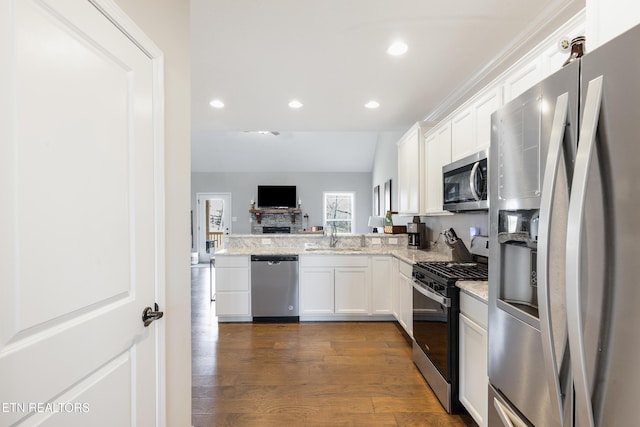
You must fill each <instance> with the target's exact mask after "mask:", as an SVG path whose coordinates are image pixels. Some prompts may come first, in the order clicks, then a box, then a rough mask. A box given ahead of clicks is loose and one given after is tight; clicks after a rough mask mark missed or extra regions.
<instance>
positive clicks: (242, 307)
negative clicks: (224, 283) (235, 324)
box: [216, 292, 251, 317]
mask: <svg viewBox="0 0 640 427" xmlns="http://www.w3.org/2000/svg"><path fill="white" fill-rule="evenodd" d="M249 298H250V295H249V292H216V315H218V316H219V317H224V316H250V315H251V308H250V304H249Z"/></svg>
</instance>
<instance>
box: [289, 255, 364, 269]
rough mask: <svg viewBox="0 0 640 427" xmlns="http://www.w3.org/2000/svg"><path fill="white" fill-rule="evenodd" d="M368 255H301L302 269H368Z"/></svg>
mask: <svg viewBox="0 0 640 427" xmlns="http://www.w3.org/2000/svg"><path fill="white" fill-rule="evenodd" d="M368 266H369V256H368V255H301V256H300V267H368Z"/></svg>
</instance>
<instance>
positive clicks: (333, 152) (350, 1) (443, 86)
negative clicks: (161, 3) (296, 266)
mask: <svg viewBox="0 0 640 427" xmlns="http://www.w3.org/2000/svg"><path fill="white" fill-rule="evenodd" d="M583 7H584V0H484V1H479V0H451V1H440V0H439V1H435V0H396V1H392V0H319V1H317V0H316V1H310V0H191V13H192V27H191V33H192V34H191V35H192V50H191V61H192V62H191V67H192V75H191V85H192V94H191V100H192V106H191V114H192V123H191V126H192V141H191V144H192V162H191V163H192V171H194V172H244V171H260V172H269V171H279V172H283V171H316V172H317V171H358V172H363V171H371V169H372V166H373V158H374V153H375V146H376V142H377V139H378V134H379V133H381V132H389V131H396V132H402V131H404V130H406V129H408V128H409V127H410V126H411V125H412V124H413V123H415V122H416V121H418V120H423V119H425V118H426V119H428V120H431V121H434V120H438V119H440V118H442V117H444V116H445V115H446V114H448V113H449V112H450V111H451V110H452V109H453V108H454V107H455V106H456V105H457V104H458V103H459V102H460V101H463V100H464V99H466V97H468V96H470V95H471V94H472V93H473V91H475V90H477V89H478V88H479V87H480V86H481V85H482V84H484V83H486V82H488V81H489V80H490V79H492V78H494V77H495V76H496V75H497V74H499V73H500V72H502V71H503V70H504V69H505V68H506V67H507V66H508V65H510V63H512V62H513V60H514V59H517V58H518V57H519V56H522V55H523V54H524V53H525V52H526V51H527V50H528V49H530V48H532V47H533V46H535V44H536V43H538V42H539V41H540V40H542V39H543V38H544V36H546V35H547V34H548V33H550V32H551V31H552V30H554V29H556V28H557V27H559V26H560V25H561V24H563V23H564V22H565V21H567V20H568V19H569V18H570V17H571V16H573V15H574V14H575V13H577V12H578V11H579V10H580V9H582V8H583ZM396 39H403V40H404V41H405V42H406V43H407V44H408V45H409V51H408V52H407V53H406V54H405V55H403V56H400V57H392V56H389V55H388V54H387V53H386V49H387V47H388V46H389V45H390V44H391V42H393V41H394V40H396ZM214 98H218V99H221V100H222V101H223V102H224V103H225V107H224V108H223V109H219V110H218V109H214V108H212V107H211V106H210V105H209V102H210V101H211V100H212V99H214ZM294 98H295V99H299V100H300V101H301V102H302V103H303V104H304V105H303V107H302V108H300V109H297V110H293V109H291V108H289V107H288V106H287V103H288V102H289V101H290V100H292V99H294ZM371 99H375V100H377V101H378V102H379V103H380V107H379V108H378V109H376V110H369V109H366V108H364V104H365V103H366V102H367V101H369V100H371ZM258 130H273V131H278V132H280V135H278V136H275V135H271V134H267V135H257V134H251V133H246V132H245V131H258Z"/></svg>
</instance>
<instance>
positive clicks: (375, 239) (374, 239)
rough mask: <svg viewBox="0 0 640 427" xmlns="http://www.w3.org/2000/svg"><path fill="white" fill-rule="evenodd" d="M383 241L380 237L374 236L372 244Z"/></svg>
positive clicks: (378, 243)
mask: <svg viewBox="0 0 640 427" xmlns="http://www.w3.org/2000/svg"><path fill="white" fill-rule="evenodd" d="M381 243H382V240H381V239H380V238H379V237H373V238H372V239H371V244H372V245H380V244H381Z"/></svg>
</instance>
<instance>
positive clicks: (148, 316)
mask: <svg viewBox="0 0 640 427" xmlns="http://www.w3.org/2000/svg"><path fill="white" fill-rule="evenodd" d="M153 307H154V308H153V309H152V308H151V307H147V308H145V309H144V310H142V321H143V322H144V327H145V328H146V327H147V326H149V325H150V324H151V323H152V322H153V321H154V320H158V319H160V318H161V317H162V316H164V312H162V311H160V308H159V307H158V303H155V304H154V305H153Z"/></svg>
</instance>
